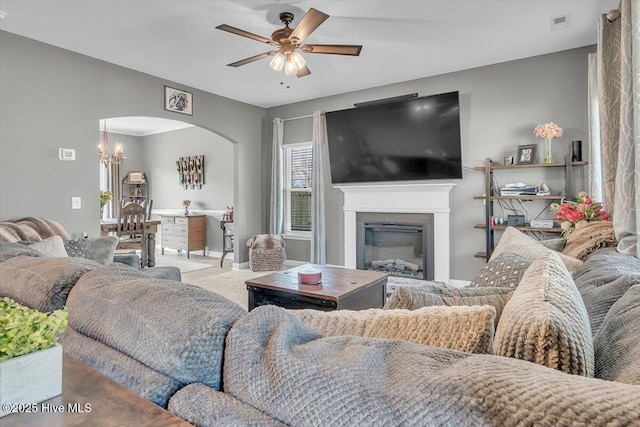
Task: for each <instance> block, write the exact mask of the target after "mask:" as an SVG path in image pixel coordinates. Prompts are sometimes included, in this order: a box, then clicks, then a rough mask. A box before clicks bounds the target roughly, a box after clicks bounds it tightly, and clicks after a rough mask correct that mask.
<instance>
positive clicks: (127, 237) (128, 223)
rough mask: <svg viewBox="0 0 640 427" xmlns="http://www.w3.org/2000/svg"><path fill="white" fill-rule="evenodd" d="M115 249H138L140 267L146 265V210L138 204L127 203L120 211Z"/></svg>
mask: <svg viewBox="0 0 640 427" xmlns="http://www.w3.org/2000/svg"><path fill="white" fill-rule="evenodd" d="M116 234H117V236H118V239H120V242H118V246H117V248H116V249H140V253H141V256H140V258H141V261H142V265H141V267H142V268H144V267H145V265H146V263H147V210H146V208H145V207H144V206H142V205H139V204H138V203H134V202H129V203H127V204H126V205H124V206H123V207H122V209H120V221H119V227H118V231H117V233H116Z"/></svg>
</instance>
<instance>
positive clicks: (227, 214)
mask: <svg viewBox="0 0 640 427" xmlns="http://www.w3.org/2000/svg"><path fill="white" fill-rule="evenodd" d="M222 220H223V221H233V206H227V210H226V211H225V212H224V215H223V216H222Z"/></svg>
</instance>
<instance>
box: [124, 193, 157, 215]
mask: <svg viewBox="0 0 640 427" xmlns="http://www.w3.org/2000/svg"><path fill="white" fill-rule="evenodd" d="M132 202H133V203H137V204H139V205H141V206H142V207H143V208H145V209H146V211H147V219H148V220H149V219H151V207H152V206H153V200H151V199H145V198H136V199H132V198H128V197H123V198H122V199H121V200H120V209H122V208H123V207H124V205H126V204H127V203H132Z"/></svg>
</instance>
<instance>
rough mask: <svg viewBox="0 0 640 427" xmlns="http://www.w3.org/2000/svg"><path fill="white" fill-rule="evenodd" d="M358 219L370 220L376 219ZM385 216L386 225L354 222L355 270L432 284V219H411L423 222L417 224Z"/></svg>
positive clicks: (428, 217) (379, 222) (382, 223)
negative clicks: (420, 280) (376, 272)
mask: <svg viewBox="0 0 640 427" xmlns="http://www.w3.org/2000/svg"><path fill="white" fill-rule="evenodd" d="M360 216H361V217H369V218H371V217H377V216H378V215H376V214H361V215H360ZM385 216H386V217H387V220H386V221H368V220H362V221H358V222H357V235H356V242H357V248H356V256H357V262H356V268H358V269H360V270H374V271H380V272H384V273H387V274H389V275H391V276H400V277H410V278H413V279H422V280H433V216H432V215H415V216H416V217H423V218H424V219H422V218H421V219H422V221H423V222H421V223H411V222H406V220H405V221H397V220H393V216H389V215H385ZM407 216H408V215H401V216H400V217H407ZM359 219H360V218H359ZM398 219H400V218H398ZM415 219H418V218H415Z"/></svg>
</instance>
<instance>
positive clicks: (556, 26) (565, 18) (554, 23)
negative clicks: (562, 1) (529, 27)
mask: <svg viewBox="0 0 640 427" xmlns="http://www.w3.org/2000/svg"><path fill="white" fill-rule="evenodd" d="M550 21H551V31H555V30H564V29H565V28H569V15H562V16H556V17H555V18H551V19H550Z"/></svg>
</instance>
